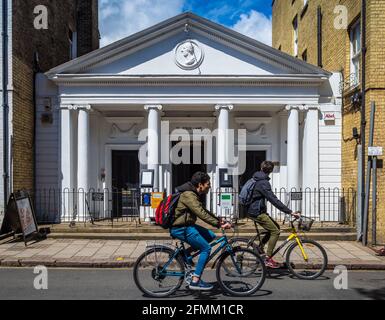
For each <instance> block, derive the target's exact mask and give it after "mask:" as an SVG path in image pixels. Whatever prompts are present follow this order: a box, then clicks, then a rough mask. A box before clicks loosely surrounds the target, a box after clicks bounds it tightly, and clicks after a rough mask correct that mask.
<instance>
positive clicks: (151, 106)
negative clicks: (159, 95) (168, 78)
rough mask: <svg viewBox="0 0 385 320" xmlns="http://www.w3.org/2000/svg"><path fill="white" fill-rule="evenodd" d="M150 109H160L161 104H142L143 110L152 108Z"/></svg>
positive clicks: (161, 107)
mask: <svg viewBox="0 0 385 320" xmlns="http://www.w3.org/2000/svg"><path fill="white" fill-rule="evenodd" d="M152 109H155V110H158V111H162V109H163V106H162V105H161V104H146V105H145V106H144V110H146V111H149V110H152Z"/></svg>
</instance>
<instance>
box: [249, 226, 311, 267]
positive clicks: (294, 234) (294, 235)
mask: <svg viewBox="0 0 385 320" xmlns="http://www.w3.org/2000/svg"><path fill="white" fill-rule="evenodd" d="M290 224H291V234H290V235H289V237H288V238H287V239H286V240H285V241H284V242H283V243H282V244H281V245H280V246H279V247H278V248H277V249H276V250H275V251H274V252H273V254H272V256H271V257H274V256H275V255H276V254H277V253H278V252H279V251H281V250H282V249H283V248H284V247H285V246H286V245H287V244H289V243H290V242H292V241H293V240H295V241H296V242H297V243H298V247H299V248H300V250H301V253H302V256H303V258H304V260H305V261H308V260H309V258H308V256H307V254H306V252H305V250H304V248H303V246H302V242H301V239H300V238H299V237H298V233H297V230H296V229H295V227H294V224H293V222H292V221H290ZM254 225H255V229H256V231H257V235H256V236H255V237H254V238H252V239H250V243H252V242H254V241H255V240H256V239H258V243H261V233H260V232H259V228H258V225H257V222H256V221H254ZM288 249H289V246H288V247H287V248H286V250H285V251H284V255H285V253H286V251H287V250H288Z"/></svg>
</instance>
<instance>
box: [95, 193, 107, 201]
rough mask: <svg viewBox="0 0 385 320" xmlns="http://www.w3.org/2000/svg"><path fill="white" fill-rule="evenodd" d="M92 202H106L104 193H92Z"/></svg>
mask: <svg viewBox="0 0 385 320" xmlns="http://www.w3.org/2000/svg"><path fill="white" fill-rule="evenodd" d="M92 201H104V194H103V192H92Z"/></svg>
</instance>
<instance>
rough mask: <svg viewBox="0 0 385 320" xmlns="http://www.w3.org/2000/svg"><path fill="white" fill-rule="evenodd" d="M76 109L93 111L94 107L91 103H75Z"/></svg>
mask: <svg viewBox="0 0 385 320" xmlns="http://www.w3.org/2000/svg"><path fill="white" fill-rule="evenodd" d="M74 110H83V111H91V110H92V108H91V105H90V104H75V105H74Z"/></svg>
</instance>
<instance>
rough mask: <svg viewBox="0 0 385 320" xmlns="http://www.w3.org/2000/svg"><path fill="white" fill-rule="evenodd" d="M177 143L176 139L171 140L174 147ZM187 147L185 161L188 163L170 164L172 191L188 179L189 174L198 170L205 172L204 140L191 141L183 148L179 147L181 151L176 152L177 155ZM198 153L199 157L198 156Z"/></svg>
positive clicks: (180, 154) (189, 177)
mask: <svg viewBox="0 0 385 320" xmlns="http://www.w3.org/2000/svg"><path fill="white" fill-rule="evenodd" d="M177 143H178V141H173V142H172V146H173V147H174V146H175V145H176V144H177ZM182 143H183V142H182ZM187 148H189V150H190V157H189V161H187V162H188V163H183V162H182V163H181V164H173V165H172V190H173V191H174V190H175V188H176V187H178V186H180V185H182V184H183V183H185V182H187V181H190V179H191V176H192V175H193V174H194V173H195V172H198V171H203V172H207V165H206V164H205V161H204V159H205V158H204V150H205V144H204V142H203V141H196V142H195V141H194V142H191V143H190V144H189V145H187V146H184V147H183V149H181V151H180V152H179V153H178V156H179V157H181V156H182V151H183V152H185V150H186V149H187ZM199 153H200V157H199ZM194 155H195V156H194ZM199 158H200V159H199ZM194 159H195V161H194ZM173 162H174V161H173ZM194 162H195V163H194Z"/></svg>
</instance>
